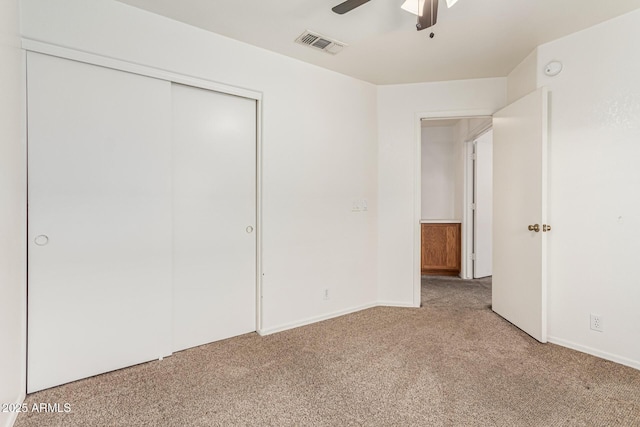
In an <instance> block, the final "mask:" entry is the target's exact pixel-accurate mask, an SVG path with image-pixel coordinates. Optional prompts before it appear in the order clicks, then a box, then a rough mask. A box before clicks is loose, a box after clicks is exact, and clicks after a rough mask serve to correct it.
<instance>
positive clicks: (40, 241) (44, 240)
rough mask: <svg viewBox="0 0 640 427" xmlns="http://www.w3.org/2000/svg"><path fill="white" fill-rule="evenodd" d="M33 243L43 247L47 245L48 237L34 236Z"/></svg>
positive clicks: (42, 235)
mask: <svg viewBox="0 0 640 427" xmlns="http://www.w3.org/2000/svg"><path fill="white" fill-rule="evenodd" d="M33 243H35V244H36V245H38V246H45V245H46V244H47V243H49V237H48V236H46V235H44V234H41V235H39V236H36V238H35V239H33Z"/></svg>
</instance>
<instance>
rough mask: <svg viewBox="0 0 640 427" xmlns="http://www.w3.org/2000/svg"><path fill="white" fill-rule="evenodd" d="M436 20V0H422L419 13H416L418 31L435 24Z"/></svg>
mask: <svg viewBox="0 0 640 427" xmlns="http://www.w3.org/2000/svg"><path fill="white" fill-rule="evenodd" d="M437 21H438V0H424V4H423V5H422V10H421V11H420V15H418V24H417V25H416V28H417V29H418V31H420V30H424V29H426V28H429V27H432V26H434V25H436V22H437Z"/></svg>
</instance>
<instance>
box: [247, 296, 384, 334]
mask: <svg viewBox="0 0 640 427" xmlns="http://www.w3.org/2000/svg"><path fill="white" fill-rule="evenodd" d="M377 305H378V304H376V303H371V304H364V305H360V306H357V307H352V308H348V309H346V310H340V311H334V312H332V313H328V314H323V315H321V316H315V317H309V318H307V319H303V320H300V321H298V322H292V323H287V324H285V325H280V326H276V327H273V328H266V329H260V330H258V331H257V332H258V334H259V335H261V336H265V335H271V334H275V333H276V332H282V331H286V330H288V329H293V328H298V327H300V326H306V325H310V324H312V323H316V322H322V321H323V320H329V319H333V318H334V317H340V316H344V315H345V314H350V313H355V312H356V311H361V310H366V309H367V308H372V307H375V306H377Z"/></svg>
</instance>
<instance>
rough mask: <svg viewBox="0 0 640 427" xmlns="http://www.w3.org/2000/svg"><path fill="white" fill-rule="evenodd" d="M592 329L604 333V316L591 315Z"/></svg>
mask: <svg viewBox="0 0 640 427" xmlns="http://www.w3.org/2000/svg"><path fill="white" fill-rule="evenodd" d="M591 329H592V330H594V331H598V332H604V320H603V319H602V316H599V315H597V314H592V315H591Z"/></svg>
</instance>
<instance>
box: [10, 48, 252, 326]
mask: <svg viewBox="0 0 640 427" xmlns="http://www.w3.org/2000/svg"><path fill="white" fill-rule="evenodd" d="M21 47H22V49H23V50H25V51H31V52H37V53H42V54H45V55H50V56H55V57H59V58H63V59H70V60H72V61H77V62H83V63H86V64H91V65H97V66H100V67H105V68H111V69H114V70H119V71H124V72H128V73H132V74H138V75H141V76H146V77H151V78H155V79H159V80H166V81H169V82H174V83H179V84H183V85H187V86H193V87H196V88H200V89H205V90H211V91H214V92H220V93H224V94H228V95H234V96H239V97H242V98H247V99H251V100H254V101H256V283H255V288H256V332H258V333H260V332H261V331H262V325H263V315H262V298H261V295H262V185H263V181H262V135H263V129H262V126H263V125H262V123H263V122H262V108H263V106H262V96H263V94H262V92H261V91H256V90H252V89H247V88H242V87H238V86H232V85H228V84H225V83H220V82H216V81H213V80H206V79H203V78H201V77H195V76H190V75H186V74H181V73H176V72H174V71H168V70H163V69H160V68H154V67H149V66H146V65H139V64H135V63H132V62H128V61H124V60H120V59H114V58H109V57H104V56H100V55H96V54H91V53H87V52H81V51H77V50H74V49H69V48H65V47H60V46H56V45H52V44H48V43H44V42H39V41H35V40H29V39H22V44H21ZM25 56H26V54H25ZM27 226H28V225H27Z"/></svg>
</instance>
